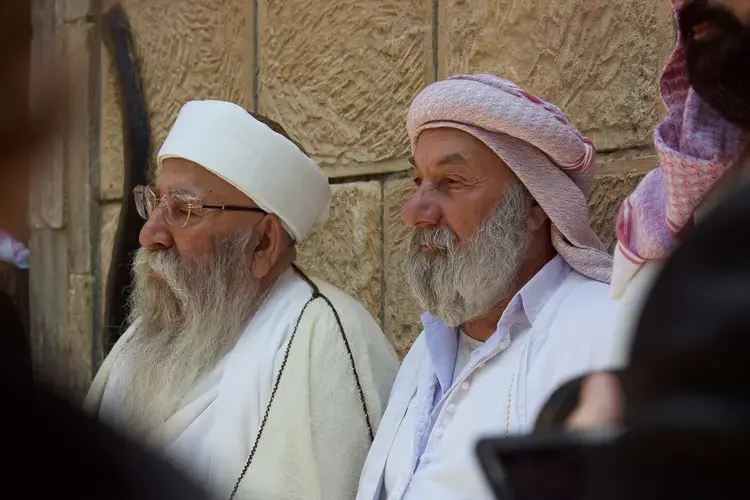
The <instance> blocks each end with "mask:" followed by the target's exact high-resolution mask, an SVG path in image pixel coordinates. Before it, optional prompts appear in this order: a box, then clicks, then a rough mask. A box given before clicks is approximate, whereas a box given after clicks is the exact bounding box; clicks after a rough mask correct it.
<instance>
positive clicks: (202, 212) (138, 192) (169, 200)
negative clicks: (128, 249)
mask: <svg viewBox="0 0 750 500" xmlns="http://www.w3.org/2000/svg"><path fill="white" fill-rule="evenodd" d="M133 198H134V199H135V207H136V209H137V210H138V215H140V216H141V217H143V218H144V219H146V220H148V219H149V218H150V217H151V214H152V213H154V211H156V210H157V209H158V208H160V207H164V208H165V210H164V211H163V212H164V219H165V220H166V221H167V224H169V225H170V226H173V227H186V226H187V225H188V224H190V222H191V221H197V220H199V219H201V218H203V217H205V216H206V215H207V214H208V212H206V210H229V211H233V212H258V213H262V214H265V213H267V212H266V211H265V210H263V209H262V208H258V207H243V206H238V205H206V204H204V203H203V202H202V201H201V200H200V199H199V198H197V197H195V196H194V195H191V194H189V193H187V192H186V193H182V192H171V193H167V194H165V195H164V196H162V197H161V198H159V197H158V196H156V194H154V192H153V191H152V190H151V188H149V187H148V186H136V187H135V188H134V189H133Z"/></svg>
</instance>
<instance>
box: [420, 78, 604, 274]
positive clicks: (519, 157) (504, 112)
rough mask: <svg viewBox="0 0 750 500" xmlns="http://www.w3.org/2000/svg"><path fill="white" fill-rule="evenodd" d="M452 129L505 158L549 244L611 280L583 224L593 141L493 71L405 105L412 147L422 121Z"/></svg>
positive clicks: (445, 84) (446, 84) (444, 85)
mask: <svg viewBox="0 0 750 500" xmlns="http://www.w3.org/2000/svg"><path fill="white" fill-rule="evenodd" d="M443 127H449V128H456V129H459V130H463V131H464V132H467V133H469V134H471V135H473V136H474V137H476V138H477V139H479V140H480V141H482V142H483V143H484V144H486V145H487V146H488V147H489V148H490V149H492V150H493V151H494V152H495V154H497V155H498V156H499V157H500V158H502V159H503V161H505V163H507V164H508V166H509V167H510V168H511V170H513V172H514V173H515V174H516V176H517V177H518V178H519V179H520V180H521V182H523V184H524V185H525V186H526V188H527V189H528V190H529V192H530V193H531V195H532V196H533V197H534V199H535V200H536V201H537V202H538V203H539V205H540V206H541V207H542V209H544V212H545V213H546V214H547V216H548V217H549V218H550V220H551V221H552V244H553V245H554V247H555V249H556V250H557V252H558V253H559V254H560V255H561V256H562V257H563V258H564V259H565V260H566V261H567V262H568V264H570V266H571V267H572V268H573V269H575V270H576V271H578V272H580V273H581V274H584V275H586V276H588V277H590V278H592V279H595V280H597V281H602V282H605V283H609V281H610V276H611V271H612V257H611V256H610V255H609V254H608V253H607V250H606V248H605V247H604V245H603V244H602V242H601V240H599V237H598V236H596V234H595V233H594V231H593V230H592V229H591V226H590V224H589V216H588V208H587V204H586V196H587V195H588V192H589V190H590V189H591V185H592V184H593V182H594V160H595V156H596V152H595V150H594V147H593V145H592V144H591V142H590V141H589V140H588V139H586V138H585V137H583V136H582V135H581V133H580V132H579V131H578V130H577V129H576V128H575V127H574V126H573V125H572V124H571V123H570V122H569V121H568V119H567V118H566V117H565V115H564V114H563V113H562V111H560V110H559V109H558V108H557V107H555V106H554V105H552V104H550V103H548V102H545V101H543V100H541V99H539V98H538V97H536V96H534V95H532V94H530V93H529V92H526V91H525V90H523V89H521V88H520V87H518V86H517V85H516V84H514V83H513V82H509V81H508V80H504V79H502V78H499V77H497V76H493V75H481V74H480V75H457V76H452V77H449V78H447V79H445V80H442V81H439V82H436V83H433V84H431V85H429V86H427V87H426V88H425V89H424V90H422V92H420V93H419V95H417V97H416V98H415V99H414V101H413V102H412V103H411V107H410V108H409V114H408V116H407V119H406V129H407V132H408V133H409V137H410V138H411V147H412V151H413V150H414V148H415V146H416V144H417V139H418V138H419V134H420V133H421V132H422V131H423V130H425V129H428V128H443Z"/></svg>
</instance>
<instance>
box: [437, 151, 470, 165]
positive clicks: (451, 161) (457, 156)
mask: <svg viewBox="0 0 750 500" xmlns="http://www.w3.org/2000/svg"><path fill="white" fill-rule="evenodd" d="M466 163H468V160H467V159H466V156H464V155H463V154H461V153H451V154H449V155H445V156H443V157H442V158H440V159H439V160H438V162H437V164H438V165H441V166H442V165H465V164H466Z"/></svg>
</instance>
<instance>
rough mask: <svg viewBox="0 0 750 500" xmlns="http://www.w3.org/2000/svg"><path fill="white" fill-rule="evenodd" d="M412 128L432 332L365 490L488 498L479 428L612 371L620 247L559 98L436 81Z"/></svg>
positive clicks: (395, 497)
mask: <svg viewBox="0 0 750 500" xmlns="http://www.w3.org/2000/svg"><path fill="white" fill-rule="evenodd" d="M407 131H408V133H409V136H410V138H411V146H412V151H413V153H414V158H413V163H414V182H415V184H416V186H417V189H416V193H415V194H414V195H413V196H412V197H411V198H409V200H408V201H407V202H406V204H405V206H404V209H403V214H402V215H403V218H404V221H405V222H406V223H407V225H408V226H410V227H411V228H412V236H411V240H410V245H409V252H408V258H407V263H406V278H407V281H408V282H409V284H410V285H411V289H412V291H413V293H414V295H415V297H416V298H417V301H418V302H419V304H420V305H421V306H422V307H423V308H424V310H425V311H426V312H425V313H424V314H423V315H422V323H423V325H424V330H423V332H422V334H421V335H420V336H419V338H418V339H417V340H416V342H415V343H414V345H413V346H412V348H411V350H410V351H409V353H408V355H407V356H406V359H405V360H404V362H403V365H402V367H401V370H400V371H399V374H398V377H397V380H396V383H395V384H394V389H393V393H392V395H391V399H390V401H389V403H388V408H387V410H386V412H385V415H384V417H383V423H382V425H381V428H380V430H379V431H378V434H377V437H376V438H375V442H374V443H373V446H372V449H371V450H370V453H369V455H368V457H367V462H366V463H365V467H364V471H363V473H362V478H361V481H360V488H359V492H358V494H357V498H358V499H359V500H379V499H381V498H387V499H389V500H399V499H428V498H429V499H436V500H440V499H458V498H466V499H469V498H472V499H474V498H487V496H488V491H487V490H486V489H485V484H484V482H483V480H482V478H481V476H480V471H479V469H478V468H477V466H476V465H477V464H476V461H475V459H474V456H473V451H474V445H475V441H476V438H477V437H478V436H480V435H482V434H486V433H503V434H510V433H514V434H515V433H523V432H527V431H529V430H530V429H531V428H532V426H533V423H534V419H535V416H536V413H537V411H538V410H539V407H540V406H541V405H542V403H543V402H544V400H545V399H546V398H547V397H548V396H549V394H550V393H551V392H552V391H553V390H554V388H555V387H556V386H557V385H558V384H559V383H560V382H562V381H564V380H566V379H568V378H570V377H573V376H576V375H579V374H581V373H584V372H588V371H589V370H592V369H596V368H599V369H602V368H609V367H611V349H612V330H613V327H614V320H615V318H616V305H615V303H614V302H612V301H611V300H610V299H609V296H608V286H607V283H608V282H609V278H610V271H611V257H610V255H609V254H608V253H607V251H606V249H605V248H604V245H603V244H602V243H601V241H600V240H599V238H598V237H597V236H596V235H595V234H594V232H593V230H592V229H591V227H590V225H589V219H588V211H587V205H586V194H587V193H588V191H589V188H590V187H591V184H592V182H593V180H594V159H595V151H594V148H593V146H592V145H591V143H590V142H589V141H588V140H587V139H586V138H584V137H583V136H582V135H581V134H580V133H579V132H578V130H576V128H575V127H574V126H573V125H572V124H570V122H569V121H568V120H567V118H566V117H565V115H564V114H563V113H562V112H561V111H560V110H559V109H557V108H556V107H555V106H553V105H551V104H549V103H546V102H544V101H542V100H541V99H539V98H537V97H535V96H533V95H531V94H529V93H528V92H526V91H524V90H522V89H520V88H519V87H518V86H516V85H515V84H513V83H511V82H509V81H507V80H503V79H502V78H499V77H496V76H492V75H461V76H454V77H451V78H448V79H446V80H443V81H441V82H437V83H434V84H432V85H430V86H428V87H427V88H426V89H424V90H423V91H422V92H421V93H420V94H419V95H418V96H417V97H416V98H415V99H414V101H413V102H412V104H411V107H410V109H409V114H408V118H407Z"/></svg>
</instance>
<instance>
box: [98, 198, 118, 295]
mask: <svg viewBox="0 0 750 500" xmlns="http://www.w3.org/2000/svg"><path fill="white" fill-rule="evenodd" d="M101 210H102V212H101V218H102V219H101V226H100V227H101V240H100V248H101V252H100V254H99V265H100V266H101V267H100V272H101V276H102V279H101V287H102V289H101V292H102V293H105V292H106V290H107V276H108V273H109V265H110V263H111V262H112V250H113V247H114V244H115V235H116V234H117V225H118V223H119V221H120V203H119V202H116V203H106V204H104V205H102V207H101Z"/></svg>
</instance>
